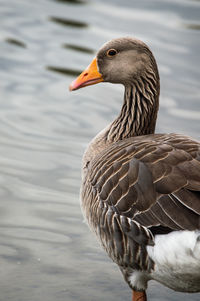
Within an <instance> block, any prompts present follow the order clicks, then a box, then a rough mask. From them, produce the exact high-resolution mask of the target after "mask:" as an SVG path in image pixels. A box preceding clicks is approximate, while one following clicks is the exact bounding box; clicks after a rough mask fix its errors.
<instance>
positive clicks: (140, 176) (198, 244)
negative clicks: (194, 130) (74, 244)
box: [69, 37, 200, 301]
mask: <svg viewBox="0 0 200 301" xmlns="http://www.w3.org/2000/svg"><path fill="white" fill-rule="evenodd" d="M100 82H110V83H114V84H122V85H124V101H123V105H122V108H121V111H120V113H119V116H118V117H117V118H116V119H115V120H114V121H113V122H112V123H111V124H110V125H108V126H107V127H106V128H105V129H104V130H102V131H101V132H100V133H99V134H97V136H96V137H95V138H94V139H93V140H92V141H91V143H90V144H89V146H88V147H87V149H86V151H85V153H84V156H83V161H82V186H81V207H82V211H83V214H84V216H85V218H86V220H87V223H88V225H89V227H90V228H91V229H92V231H94V232H95V234H96V235H97V237H98V239H99V240H100V242H101V244H102V246H103V248H104V249H105V250H106V252H107V253H108V256H109V257H110V258H111V259H112V260H113V261H114V262H115V263H116V264H117V265H118V266H119V268H120V270H121V272H122V274H123V276H124V279H125V281H126V282H127V284H128V285H129V287H130V288H131V290H132V300H133V301H139V300H140V301H145V300H147V295H146V289H147V285H148V281H149V280H155V281H158V282H160V283H161V284H163V285H164V286H167V287H169V288H171V289H173V290H175V291H179V292H189V293H195V292H200V142H198V141H196V140H194V139H192V138H190V137H187V136H184V135H181V134H174V133H172V134H155V125H156V118H157V112H158V107H159V92H160V80H159V73H158V68H157V64H156V60H155V58H154V55H153V54H152V52H151V50H150V48H149V47H148V46H147V45H146V44H145V43H144V42H142V41H140V40H138V39H135V38H131V37H123V38H117V39H113V40H111V41H109V42H107V43H106V44H104V45H103V46H102V48H101V49H100V50H99V51H98V53H97V55H96V57H95V58H94V59H93V60H92V62H91V64H90V65H89V66H88V67H87V68H86V70H85V71H83V72H82V73H81V74H80V76H78V77H77V79H75V80H74V81H73V82H72V83H71V84H70V86H69V89H70V91H73V90H77V89H80V88H83V87H86V86H89V85H94V84H97V83H100ZM109 101H110V100H109Z"/></svg>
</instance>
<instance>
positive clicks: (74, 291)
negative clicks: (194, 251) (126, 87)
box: [0, 0, 200, 301]
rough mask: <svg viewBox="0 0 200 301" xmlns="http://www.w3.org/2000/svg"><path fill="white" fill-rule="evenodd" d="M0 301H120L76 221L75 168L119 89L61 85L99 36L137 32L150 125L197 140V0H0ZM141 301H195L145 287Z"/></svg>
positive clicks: (117, 286)
mask: <svg viewBox="0 0 200 301" xmlns="http://www.w3.org/2000/svg"><path fill="white" fill-rule="evenodd" d="M0 14H1V16H0V24H1V26H0V43H1V47H0V66H1V68H0V88H1V101H0V171H1V172H0V197H1V202H0V204H1V210H0V215H1V219H0V263H1V271H0V292H1V293H0V301H5V300H6V301H8V300H10V301H27V300H29V301H35V300H37V301H42V300H48V301H55V300H59V301H64V300H65V301H66V300H67V301H72V300H73V301H74V300H76V301H79V300H80V301H100V300H109V301H114V300H115V301H116V300H130V298H131V297H130V296H131V292H130V290H129V289H128V287H127V285H126V283H124V281H123V279H122V276H121V274H120V272H119V271H118V268H117V266H116V265H115V264H114V263H112V262H111V261H110V260H109V259H108V258H107V255H106V254H105V253H104V251H103V250H102V249H101V248H100V247H99V245H98V243H97V241H96V238H95V237H94V236H93V235H92V234H91V233H90V231H89V230H88V228H87V226H86V225H85V224H84V223H83V218H82V215H81V211H80V207H79V187H80V172H81V171H80V166H81V157H82V154H83V151H84V149H85V147H86V145H87V143H88V142H89V141H90V139H91V138H92V137H93V136H94V135H95V134H96V133H97V132H98V131H100V130H101V129H102V128H103V127H104V126H106V124H107V123H108V122H110V121H111V120H112V119H113V118H114V117H115V116H116V115H117V113H118V111H119V108H120V106H121V103H122V95H123V88H122V87H121V86H117V85H111V84H99V85H97V86H92V87H88V88H85V89H82V90H78V91H77V92H74V93H71V94H70V93H69V92H68V85H69V83H70V82H71V81H72V79H73V78H74V77H75V76H76V75H77V74H78V73H79V72H81V70H83V69H84V68H85V67H86V66H87V65H88V64H89V63H90V61H91V60H92V58H93V57H94V53H95V51H97V50H98V48H99V47H100V46H101V45H102V44H103V43H104V42H106V41H107V40H109V39H111V38H114V37H119V36H127V35H130V36H136V37H138V38H140V39H143V40H144V41H145V42H146V43H148V44H149V46H150V47H151V49H152V50H153V52H154V54H155V56H156V59H157V62H158V65H159V70H160V76H161V101H160V111H159V118H158V123H157V132H179V133H185V134H187V135H191V136H192V137H194V138H198V139H199V138H200V137H199V130H200V128H199V124H200V86H199V81H200V68H199V61H200V2H199V1H192V0H187V1H186V0H183V1H180V0H164V1H163V0H162V1H161V0H154V1H148V0H145V1H144V0H141V1H128V0H125V1H119V0H117V1H114V0H104V1H100V0H94V1H92V0H90V1H89V0H87V1H84V0H76V1H75V0H57V1H56V0H55V1H54V0H36V1H31V0H20V1H18V0H11V1H7V0H0ZM148 295H149V297H150V300H162V301H167V300H173V301H175V300H180V299H184V300H187V299H190V300H191V301H197V300H199V297H200V295H199V294H193V295H189V296H188V295H186V294H180V293H175V292H172V291H171V290H169V289H167V288H164V287H163V286H161V285H159V284H156V283H153V282H152V283H150V285H149V290H148Z"/></svg>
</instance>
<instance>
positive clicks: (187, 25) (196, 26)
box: [183, 23, 200, 30]
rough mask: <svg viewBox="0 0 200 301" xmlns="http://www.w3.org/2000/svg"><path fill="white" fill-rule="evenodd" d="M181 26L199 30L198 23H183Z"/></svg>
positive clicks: (199, 25)
mask: <svg viewBox="0 0 200 301" xmlns="http://www.w3.org/2000/svg"><path fill="white" fill-rule="evenodd" d="M183 26H184V27H185V28H188V29H193V30H200V24H187V23H185V24H183Z"/></svg>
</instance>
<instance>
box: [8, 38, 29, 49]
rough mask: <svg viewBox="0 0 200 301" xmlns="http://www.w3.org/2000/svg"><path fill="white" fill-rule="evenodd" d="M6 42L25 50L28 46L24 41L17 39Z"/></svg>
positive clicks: (9, 39)
mask: <svg viewBox="0 0 200 301" xmlns="http://www.w3.org/2000/svg"><path fill="white" fill-rule="evenodd" d="M5 41H6V42H7V43H9V44H13V45H15V46H19V47H23V48H26V47H27V46H26V44H25V43H24V42H22V41H19V40H17V39H14V38H6V39H5Z"/></svg>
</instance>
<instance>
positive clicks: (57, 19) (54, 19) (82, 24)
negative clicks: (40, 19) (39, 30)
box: [49, 17, 89, 28]
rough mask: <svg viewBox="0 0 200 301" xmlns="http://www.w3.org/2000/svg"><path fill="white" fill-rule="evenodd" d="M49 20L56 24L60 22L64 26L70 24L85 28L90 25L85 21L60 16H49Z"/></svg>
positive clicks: (70, 25)
mask: <svg viewBox="0 0 200 301" xmlns="http://www.w3.org/2000/svg"><path fill="white" fill-rule="evenodd" d="M49 20H50V21H51V22H54V23H56V24H60V25H63V26H69V27H76V28H85V27H88V26H89V25H88V24H87V23H85V22H80V21H75V20H71V19H65V18H60V17H49Z"/></svg>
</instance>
